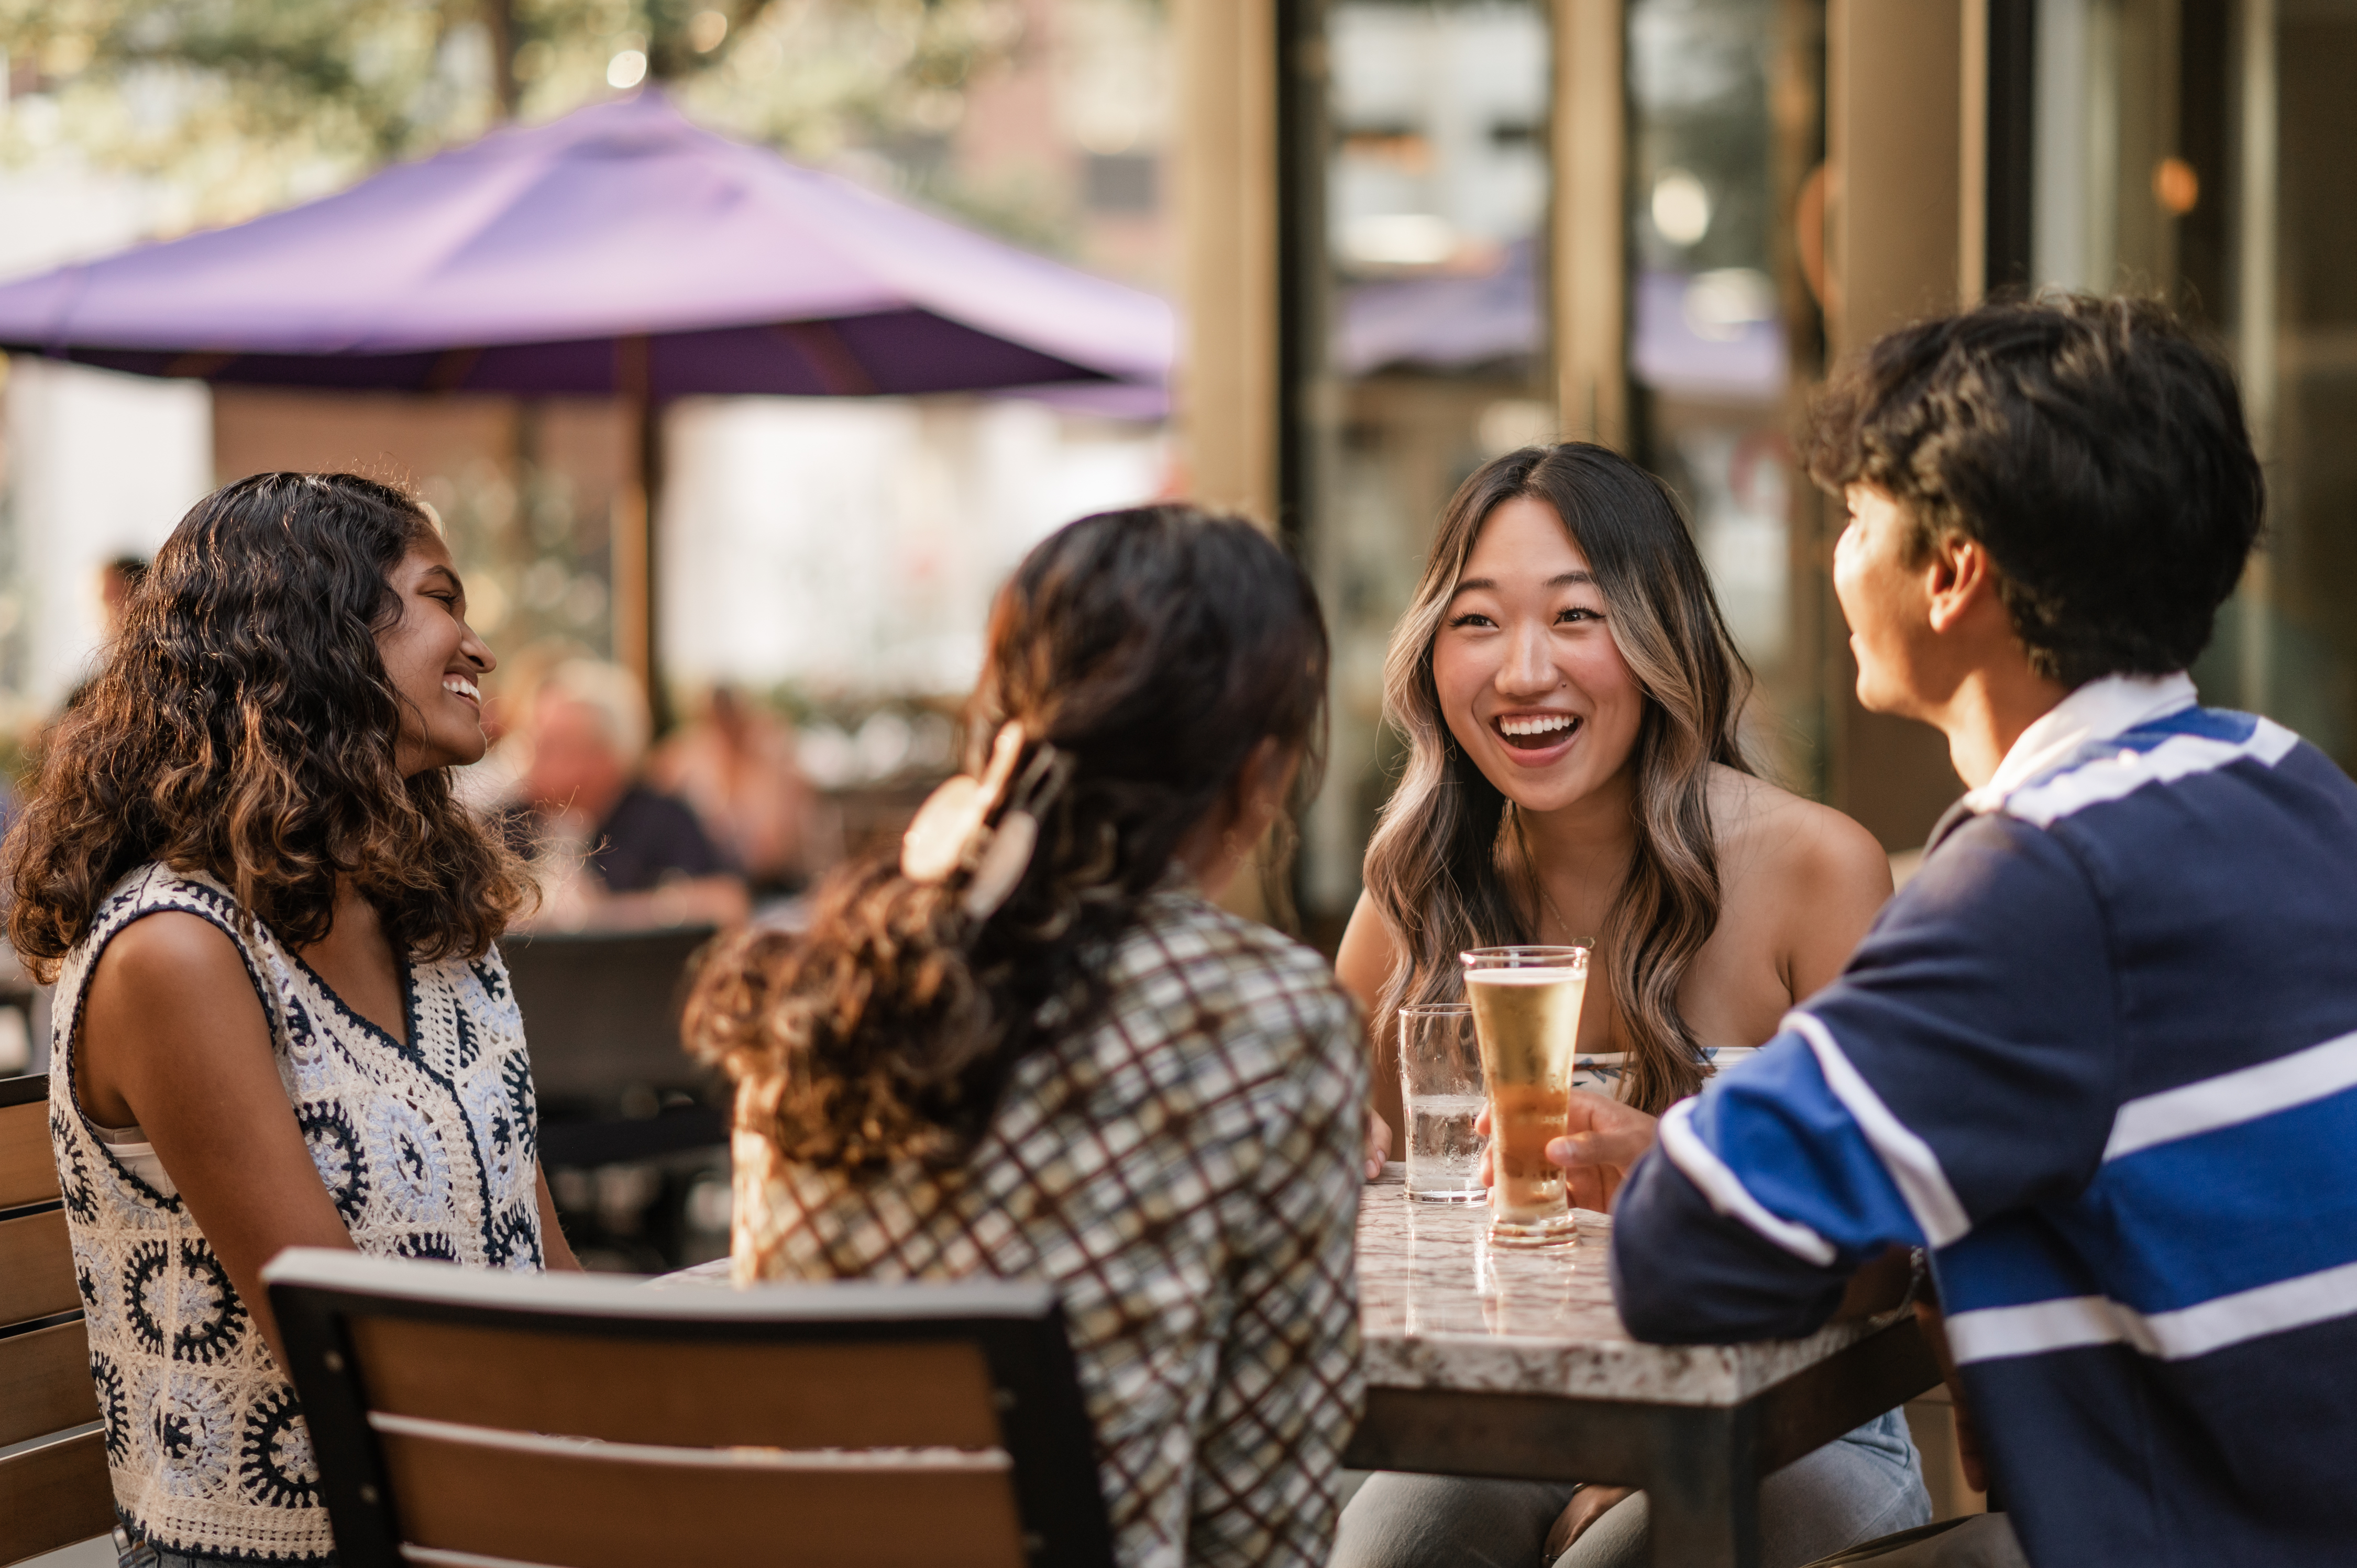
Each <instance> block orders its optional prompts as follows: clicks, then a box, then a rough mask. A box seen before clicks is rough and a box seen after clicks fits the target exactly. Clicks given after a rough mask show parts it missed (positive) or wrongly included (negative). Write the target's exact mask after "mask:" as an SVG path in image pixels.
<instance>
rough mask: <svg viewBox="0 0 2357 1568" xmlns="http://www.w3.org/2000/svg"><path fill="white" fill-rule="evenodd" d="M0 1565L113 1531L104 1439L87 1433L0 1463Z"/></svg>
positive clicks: (63, 1439)
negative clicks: (2, 1531) (0, 1532)
mask: <svg viewBox="0 0 2357 1568" xmlns="http://www.w3.org/2000/svg"><path fill="white" fill-rule="evenodd" d="M0 1525H5V1534H0V1565H5V1564H7V1563H22V1562H23V1561H25V1559H27V1558H28V1557H38V1556H40V1555H41V1554H42V1553H43V1552H55V1551H56V1550H58V1548H59V1547H61V1546H71V1545H73V1544H75V1543H76V1542H77V1541H88V1540H90V1539H91V1537H92V1536H98V1535H104V1534H106V1533H108V1532H109V1531H110V1530H113V1528H114V1488H113V1485H112V1484H111V1483H109V1481H108V1480H107V1478H106V1439H105V1437H104V1436H103V1435H102V1434H99V1433H95V1432H86V1433H83V1434H81V1435H80V1436H79V1437H67V1438H61V1439H59V1441H58V1442H55V1443H48V1444H42V1445H41V1446H40V1447H38V1448H28V1449H27V1450H26V1451H25V1452H24V1453H22V1454H12V1455H9V1456H8V1457H7V1458H5V1459H0Z"/></svg>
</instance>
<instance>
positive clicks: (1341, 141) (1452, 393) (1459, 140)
mask: <svg viewBox="0 0 2357 1568" xmlns="http://www.w3.org/2000/svg"><path fill="white" fill-rule="evenodd" d="M1547 12H1548V7H1547V6H1546V5H1544V3H1543V0H1436V3H1429V4H1399V3H1387V0H1339V3H1337V4H1333V5H1329V6H1328V7H1327V8H1326V14H1325V21H1326V30H1325V42H1326V51H1327V52H1326V62H1327V121H1328V132H1327V137H1326V142H1325V145H1324V147H1323V149H1322V156H1323V159H1324V167H1323V169H1322V171H1321V173H1322V176H1323V181H1322V183H1323V185H1324V188H1325V192H1326V204H1325V234H1324V241H1323V247H1322V249H1323V252H1324V254H1323V257H1322V268H1323V272H1324V276H1323V277H1322V278H1321V279H1320V280H1319V281H1320V283H1321V284H1322V285H1323V287H1322V295H1323V300H1324V304H1325V313H1324V321H1323V323H1322V326H1323V328H1324V331H1323V333H1322V339H1323V340H1322V351H1321V353H1320V355H1319V360H1320V362H1319V363H1318V366H1317V367H1316V369H1315V371H1314V373H1313V375H1312V376H1311V378H1309V380H1308V385H1307V386H1306V387H1304V388H1302V389H1301V390H1300V392H1299V393H1298V394H1297V395H1298V396H1299V397H1300V398H1301V399H1302V400H1303V401H1304V402H1306V403H1308V405H1309V408H1308V413H1309V416H1310V418H1309V423H1310V424H1312V426H1313V430H1314V440H1313V443H1312V445H1311V452H1312V454H1313V456H1311V459H1310V460H1311V461H1312V462H1313V463H1314V464H1315V465H1316V468H1317V475H1316V480H1315V483H1314V484H1313V485H1312V486H1311V487H1310V492H1309V493H1310V494H1311V495H1312V496H1314V497H1315V498H1316V501H1315V508H1314V511H1313V515H1312V516H1311V517H1309V518H1308V519H1306V520H1305V522H1306V527H1305V529H1304V534H1305V541H1306V544H1307V548H1308V558H1309V561H1310V564H1311V569H1312V570H1313V572H1314V573H1315V574H1316V575H1317V578H1318V591H1319V593H1320V595H1321V596H1323V598H1324V600H1325V604H1326V613H1327V615H1328V617H1329V620H1330V622H1331V626H1332V631H1333V638H1334V684H1333V732H1332V752H1331V756H1330V757H1329V765H1328V769H1327V784H1326V789H1325V790H1324V792H1323V794H1322V795H1321V796H1320V797H1319V800H1318V806H1317V808H1316V809H1315V811H1314V812H1313V814H1312V817H1311V820H1310V822H1308V824H1307V828H1308V832H1307V834H1306V838H1307V843H1306V844H1305V855H1304V867H1303V883H1302V893H1303V897H1302V905H1303V913H1304V915H1305V917H1306V918H1308V921H1309V922H1310V923H1311V925H1312V927H1313V928H1325V929H1327V930H1328V931H1329V934H1330V932H1331V931H1332V930H1338V929H1339V921H1340V919H1341V918H1344V917H1346V916H1347V915H1348V914H1349V912H1350V909H1351V903H1352V902H1353V901H1354V900H1355V899H1356V898H1357V897H1358V891H1359V857H1360V855H1361V853H1362V852H1363V850H1364V847H1365V845H1366V842H1367V836H1368V832H1369V831H1370V830H1371V828H1372V823H1373V821H1374V813H1375V811H1376V808H1377V807H1378V806H1380V805H1381V803H1382V801H1383V799H1384V797H1385V796H1386V795H1388V794H1389V792H1390V788H1391V779H1392V778H1393V776H1394V772H1395V768H1394V762H1395V757H1396V753H1395V750H1394V742H1393V740H1392V738H1391V737H1390V736H1389V735H1388V733H1387V732H1386V731H1385V729H1384V727H1383V720H1382V714H1383V650H1384V648H1385V646H1386V644H1387V642H1388V641H1389V639H1390V636H1391V628H1392V623H1393V622H1394V620H1395V619H1396V618H1398V616H1399V613H1400V611H1401V610H1402V609H1403V608H1405V606H1406V604H1407V600H1408V596H1409V594H1410V593H1411V592H1412V591H1413V590H1414V588H1415V579H1416V575H1417V573H1418V572H1419V571H1420V570H1421V569H1422V567H1423V565H1424V557H1425V552H1426V547H1427V545H1428V544H1429V542H1430V540H1431V536H1432V529H1433V524H1434V522H1435V521H1436V520H1437V518H1438V516H1439V513H1440V509H1441V507H1442V506H1443V504H1444V503H1446V502H1447V500H1448V496H1449V493H1450V492H1451V491H1452V490H1454V489H1456V488H1457V486H1458V483H1459V482H1460V481H1461V480H1463V479H1464V478H1465V477H1466V476H1467V475H1468V474H1469V473H1471V472H1472V471H1473V470H1474V469H1475V468H1476V467H1480V464H1481V463H1482V462H1484V461H1486V460H1487V459H1488V458H1490V457H1492V456H1497V455H1498V454H1500V453H1503V452H1508V451H1511V450H1512V449H1513V448H1515V447H1517V446H1524V445H1526V444H1528V443H1531V442H1534V441H1544V440H1551V439H1553V437H1554V435H1555V408H1554V404H1553V402H1552V392H1551V390H1550V386H1551V382H1550V364H1549V360H1548V355H1547V351H1546V345H1547V328H1546V312H1545V285H1544V277H1545V274H1544V264H1543V260H1544V259H1543V255H1542V252H1543V249H1544V229H1545V220H1546V215H1547V199H1548V186H1549V171H1548V160H1547V136H1546V128H1547V113H1548V102H1547V99H1548V87H1549V76H1550V70H1549V61H1550V48H1551V42H1550V34H1549V28H1548V25H1547Z"/></svg>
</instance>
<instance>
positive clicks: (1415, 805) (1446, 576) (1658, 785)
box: [1366, 442, 1751, 1112]
mask: <svg viewBox="0 0 2357 1568" xmlns="http://www.w3.org/2000/svg"><path fill="white" fill-rule="evenodd" d="M1517 497H1529V498H1531V499H1534V500H1541V501H1544V502H1545V503H1546V504H1547V505H1548V506H1550V507H1552V508H1554V509H1555V515H1556V516H1558V517H1560V518H1561V519H1562V520H1563V523H1564V527H1565V528H1566V530H1568V531H1569V532H1570V534H1571V537H1572V540H1573V542H1575V543H1577V545H1578V546H1579V550H1580V553H1581V554H1583V555H1585V556H1587V564H1588V567H1589V569H1590V570H1592V571H1593V572H1594V573H1595V574H1596V585H1597V586H1598V588H1599V589H1601V590H1602V592H1603V595H1604V605H1605V629H1606V630H1608V631H1609V632H1610V633H1611V636H1612V640H1613V643H1614V645H1615V646H1616V647H1618V648H1619V649H1620V656H1621V658H1623V659H1624V660H1627V661H1628V664H1629V670H1630V672H1631V674H1632V675H1634V676H1635V677H1636V678H1637V684H1638V686H1639V687H1640V688H1641V690H1642V691H1643V693H1644V697H1645V709H1644V717H1643V719H1642V720H1641V722H1640V723H1639V725H1638V728H1637V741H1636V746H1635V747H1634V749H1633V751H1632V752H1631V757H1630V758H1629V763H1628V766H1629V767H1630V768H1633V769H1635V771H1636V776H1637V777H1636V791H1635V793H1636V803H1635V822H1633V824H1632V825H1633V826H1634V828H1635V830H1636V852H1635V854H1634V856H1633V858H1632V860H1631V864H1630V866H1629V874H1628V875H1627V877H1626V878H1625V879H1624V880H1623V881H1622V883H1621V885H1620V891H1619V893H1618V894H1616V895H1615V896H1614V897H1613V901H1612V906H1611V909H1610V912H1609V914H1608V915H1607V916H1606V917H1605V921H1604V929H1603V930H1602V931H1600V932H1598V933H1596V945H1597V950H1596V954H1595V960H1594V961H1595V962H1597V963H1598V964H1599V965H1601V966H1602V967H1603V968H1604V969H1605V971H1606V972H1609V974H1610V975H1611V977H1612V992H1613V995H1614V998H1615V1000H1616V1001H1617V1002H1618V1003H1619V1004H1620V1034H1621V1036H1622V1037H1623V1038H1624V1039H1625V1040H1626V1042H1627V1045H1628V1048H1629V1050H1630V1052H1631V1055H1632V1058H1633V1059H1632V1060H1631V1063H1630V1083H1629V1100H1630V1102H1631V1103H1632V1104H1634V1105H1636V1106H1637V1107H1638V1108H1639V1109H1641V1110H1644V1111H1649V1112H1659V1111H1662V1110H1663V1109H1665V1108H1666V1107H1667V1106H1668V1105H1669V1104H1670V1103H1671V1102H1672V1101H1677V1100H1681V1099H1683V1098H1684V1097H1685V1096H1686V1095H1689V1094H1692V1093H1693V1092H1694V1091H1695V1090H1696V1089H1697V1088H1699V1087H1700V1086H1701V1083H1702V1058H1701V1055H1700V1052H1699V1050H1698V1049H1697V1042H1696V1041H1695V1037H1694V1033H1693V1031H1692V1030H1690V1029H1689V1028H1687V1027H1686V1023H1685V1019H1684V1017H1683V1016H1682V1015H1680V1014H1679V1012H1678V986H1679V983H1681V982H1682V981H1684V979H1685V973H1686V970H1687V967H1688V966H1689V965H1691V964H1692V963H1693V962H1694V958H1695V954H1696V953H1697V952H1699V951H1701V950H1702V945H1703V943H1705V942H1706V941H1708V940H1710V934H1711V932H1712V931H1713V930H1714V929H1717V925H1718V904H1719V885H1718V852H1717V833H1716V832H1715V831H1714V829H1713V827H1712V824H1711V817H1710V769H1711V766H1712V765H1713V764H1714V763H1716V764H1717V765H1719V766H1721V767H1726V768H1734V769H1736V770H1737V771H1738V772H1741V773H1749V772H1750V771H1751V765H1750V764H1749V762H1748V761H1747V760H1745V757H1744V755H1743V746H1742V741H1741V738H1740V736H1738V733H1737V722H1738V720H1739V719H1740V718H1741V716H1742V713H1743V703H1744V700H1745V698H1746V697H1747V696H1748V695H1749V693H1750V690H1751V671H1750V669H1749V667H1748V666H1747V665H1746V664H1745V663H1744V662H1743V656H1742V655H1741V654H1740V653H1738V651H1736V647H1735V640H1734V639H1733V638H1732V637H1730V636H1729V635H1728V634H1727V624H1726V622H1725V620H1724V619H1723V618H1721V616H1720V614H1719V609H1718V600H1717V597H1716V596H1714V595H1713V594H1712V592H1711V587H1710V576H1709V574H1708V572H1707V571H1706V569H1705V568H1704V566H1703V563H1702V556H1701V554H1700V553H1698V552H1697V551H1696V550H1695V544H1694V540H1693V539H1692V537H1691V536H1690V535H1689V534H1688V533H1687V532H1686V526H1685V522H1684V519H1682V518H1681V517H1680V516H1679V515H1678V509H1677V504H1676V502H1675V501H1674V500H1673V499H1671V497H1670V493H1669V491H1668V489H1666V488H1665V487H1663V484H1662V482H1661V481H1660V480H1659V479H1657V478H1654V477H1653V476H1652V475H1651V474H1649V473H1647V472H1645V470H1644V469H1642V468H1640V467H1637V465H1636V464H1634V463H1631V461H1629V459H1628V458H1626V457H1623V456H1620V454H1619V453H1617V452H1614V451H1612V450H1610V449H1609V448H1608V447H1603V446H1593V445H1590V444H1588V443H1587V442H1566V443H1565V444H1564V445H1563V446H1529V447H1524V448H1523V450H1522V451H1519V452H1510V453H1508V454H1507V455H1506V456H1502V457H1500V458H1498V459H1496V460H1495V461H1493V462H1491V463H1490V464H1488V465H1486V466H1485V467H1482V468H1480V469H1479V470H1477V471H1476V472H1475V473H1474V474H1473V476H1472V477H1471V478H1468V479H1467V480H1466V481H1465V483H1464V484H1463V485H1461V486H1459V487H1458V491H1457V494H1456V495H1455V496H1454V497H1452V498H1451V499H1450V500H1449V502H1448V510H1447V511H1446V512H1444V513H1443V514H1442V516H1441V520H1440V529H1439V532H1438V533H1437V535H1436V536H1435V537H1434V539H1433V542H1432V553H1431V555H1430V556H1429V557H1428V558H1427V559H1426V562H1425V567H1424V577H1423V580H1422V581H1421V582H1420V583H1418V584H1417V585H1416V590H1415V599H1414V600H1413V601H1412V602H1411V603H1410V604H1409V607H1408V609H1407V613H1406V614H1405V615H1404V616H1402V617H1401V618H1400V623H1399V626H1398V627H1397V628H1396V629H1394V631H1393V633H1392V644H1391V651H1390V654H1389V655H1388V657H1387V658H1386V659H1385V660H1384V667H1383V712H1384V716H1385V717H1386V718H1387V719H1388V720H1389V721H1390V722H1391V724H1392V725H1393V727H1394V728H1395V729H1396V730H1398V731H1399V733H1400V735H1401V736H1403V737H1404V738H1405V740H1406V741H1407V744H1408V757H1407V768H1406V771H1405V773H1404V774H1403V775H1402V776H1401V778H1400V782H1399V787H1398V788H1397V789H1395V790H1394V791H1393V793H1392V798H1391V800H1389V801H1387V802H1386V803H1385V804H1384V806H1383V813H1382V816H1381V818H1380V819H1379V820H1378V822H1377V824H1376V827H1375V835H1374V838H1373V840H1372V842H1371V843H1369V844H1368V846H1367V861H1366V886H1367V891H1368V893H1369V894H1370V895H1371V896H1372V897H1373V899H1374V901H1375V906H1376V908H1379V909H1380V910H1382V911H1383V918H1384V920H1385V921H1386V922H1387V923H1388V924H1389V925H1390V927H1391V929H1392V930H1393V932H1394V934H1395V935H1396V936H1397V938H1398V939H1399V943H1400V948H1401V950H1402V952H1403V953H1404V954H1405V961H1404V962H1402V963H1401V964H1400V965H1399V967H1398V968H1397V969H1395V970H1394V972H1392V974H1391V975H1390V977H1389V978H1388V979H1387V980H1386V982H1385V983H1384V986H1383V993H1382V996H1381V997H1380V999H1379V1001H1378V1003H1377V1005H1376V1009H1375V1020H1376V1030H1377V1033H1376V1036H1375V1037H1376V1038H1377V1039H1383V1038H1384V1037H1386V1036H1387V1032H1388V1031H1389V1029H1390V1028H1391V1026H1392V1020H1393V1019H1394V1018H1396V1017H1397V1016H1398V1015H1399V1009H1400V1008H1401V1007H1402V1006H1404V1005H1405V1004H1409V1003H1412V1002H1441V1001H1455V1000H1458V999H1459V997H1460V995H1461V990H1462V985H1463V981H1462V978H1461V975H1460V973H1459V967H1458V958H1457V955H1458V953H1460V952H1462V951H1463V950H1466V949H1467V948H1476V947H1492V946H1498V945H1502V944H1507V943H1513V942H1527V941H1530V940H1533V938H1534V926H1535V923H1536V912H1537V909H1538V908H1539V899H1540V893H1539V884H1538V879H1537V875H1536V868H1535V867H1534V866H1532V865H1530V864H1529V861H1528V858H1527V856H1526V854H1525V853H1524V849H1523V836H1522V835H1521V834H1520V833H1519V832H1516V831H1515V828H1516V824H1515V821H1514V814H1513V812H1514V809H1513V806H1512V802H1510V801H1509V800H1507V799H1506V797H1505V796H1504V795H1503V794H1501V793H1500V791H1499V789H1498V787H1497V786H1496V785H1494V784H1492V783H1491V782H1490V780H1489V779H1487V778H1485V777H1484V776H1483V775H1482V772H1481V770H1480V768H1477V767H1475V766H1474V765H1473V760H1472V758H1470V757H1468V756H1466V755H1465V751H1464V748H1463V747H1461V746H1458V744H1457V739H1456V737H1455V736H1452V735H1451V734H1450V733H1449V730H1448V721H1447V720H1446V718H1445V717H1444V716H1443V715H1442V714H1441V711H1440V696H1439V693H1438V691H1437V688H1436V687H1435V686H1434V684H1433V679H1432V647H1433V641H1434V639H1435V638H1437V636H1438V634H1439V630H1440V622H1441V618H1442V616H1443V615H1444V613H1445V612H1446V611H1447V610H1448V602H1449V599H1450V597H1451V596H1453V595H1454V594H1455V593H1456V591H1457V583H1458V578H1460V577H1462V576H1463V575H1465V562H1466V559H1467V557H1469V556H1470V555H1471V554H1472V553H1473V545H1474V542H1475V541H1476V540H1478V539H1479V538H1480V534H1481V525H1482V524H1483V523H1485V522H1487V521H1489V520H1490V516H1491V513H1492V512H1494V511H1496V510H1498V508H1499V507H1501V506H1502V505H1503V504H1505V503H1506V502H1507V501H1509V500H1512V499H1515V498H1517Z"/></svg>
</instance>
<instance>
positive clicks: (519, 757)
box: [450, 637, 596, 817]
mask: <svg viewBox="0 0 2357 1568" xmlns="http://www.w3.org/2000/svg"><path fill="white" fill-rule="evenodd" d="M594 657H596V656H595V655H594V654H592V653H591V652H590V651H589V650H588V649H587V648H586V647H584V646H582V644H581V643H580V642H579V641H577V640H576V639H573V638H569V637H544V638H542V639H540V640H539V641H537V642H534V643H532V644H530V645H528V646H527V647H525V648H524V649H522V650H521V651H519V652H518V653H517V654H516V655H515V656H514V657H513V658H511V659H502V660H500V667H499V669H498V670H497V671H493V672H492V673H491V674H490V675H487V676H485V677H484V679H483V738H484V739H485V740H486V741H488V742H489V743H490V745H489V746H487V748H486V749H485V750H484V752H483V756H482V760H481V761H479V762H475V763H471V764H469V765H468V766H467V767H465V768H457V769H455V770H453V771H452V773H451V775H450V792H451V794H453V795H454V796H456V797H457V800H458V803H459V804H460V805H462V806H465V807H466V808H467V809H468V811H474V812H476V813H477V814H478V815H480V816H485V817H497V816H499V815H500V813H501V812H503V811H506V810H507V809H508V808H509V807H510V806H511V805H513V804H514V803H515V802H516V801H517V800H519V799H520V798H521V794H522V789H523V770H524V767H525V765H526V763H528V762H529V761H530V760H531V753H532V736H531V735H530V733H529V731H530V729H531V719H532V706H533V702H534V701H535V700H536V699H537V698H538V697H539V696H540V689H541V687H543V686H544V685H546V684H547V683H548V673H549V671H552V670H554V669H555V668H556V667H557V666H558V665H560V664H563V663H565V661H566V660H573V659H590V658H594Z"/></svg>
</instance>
